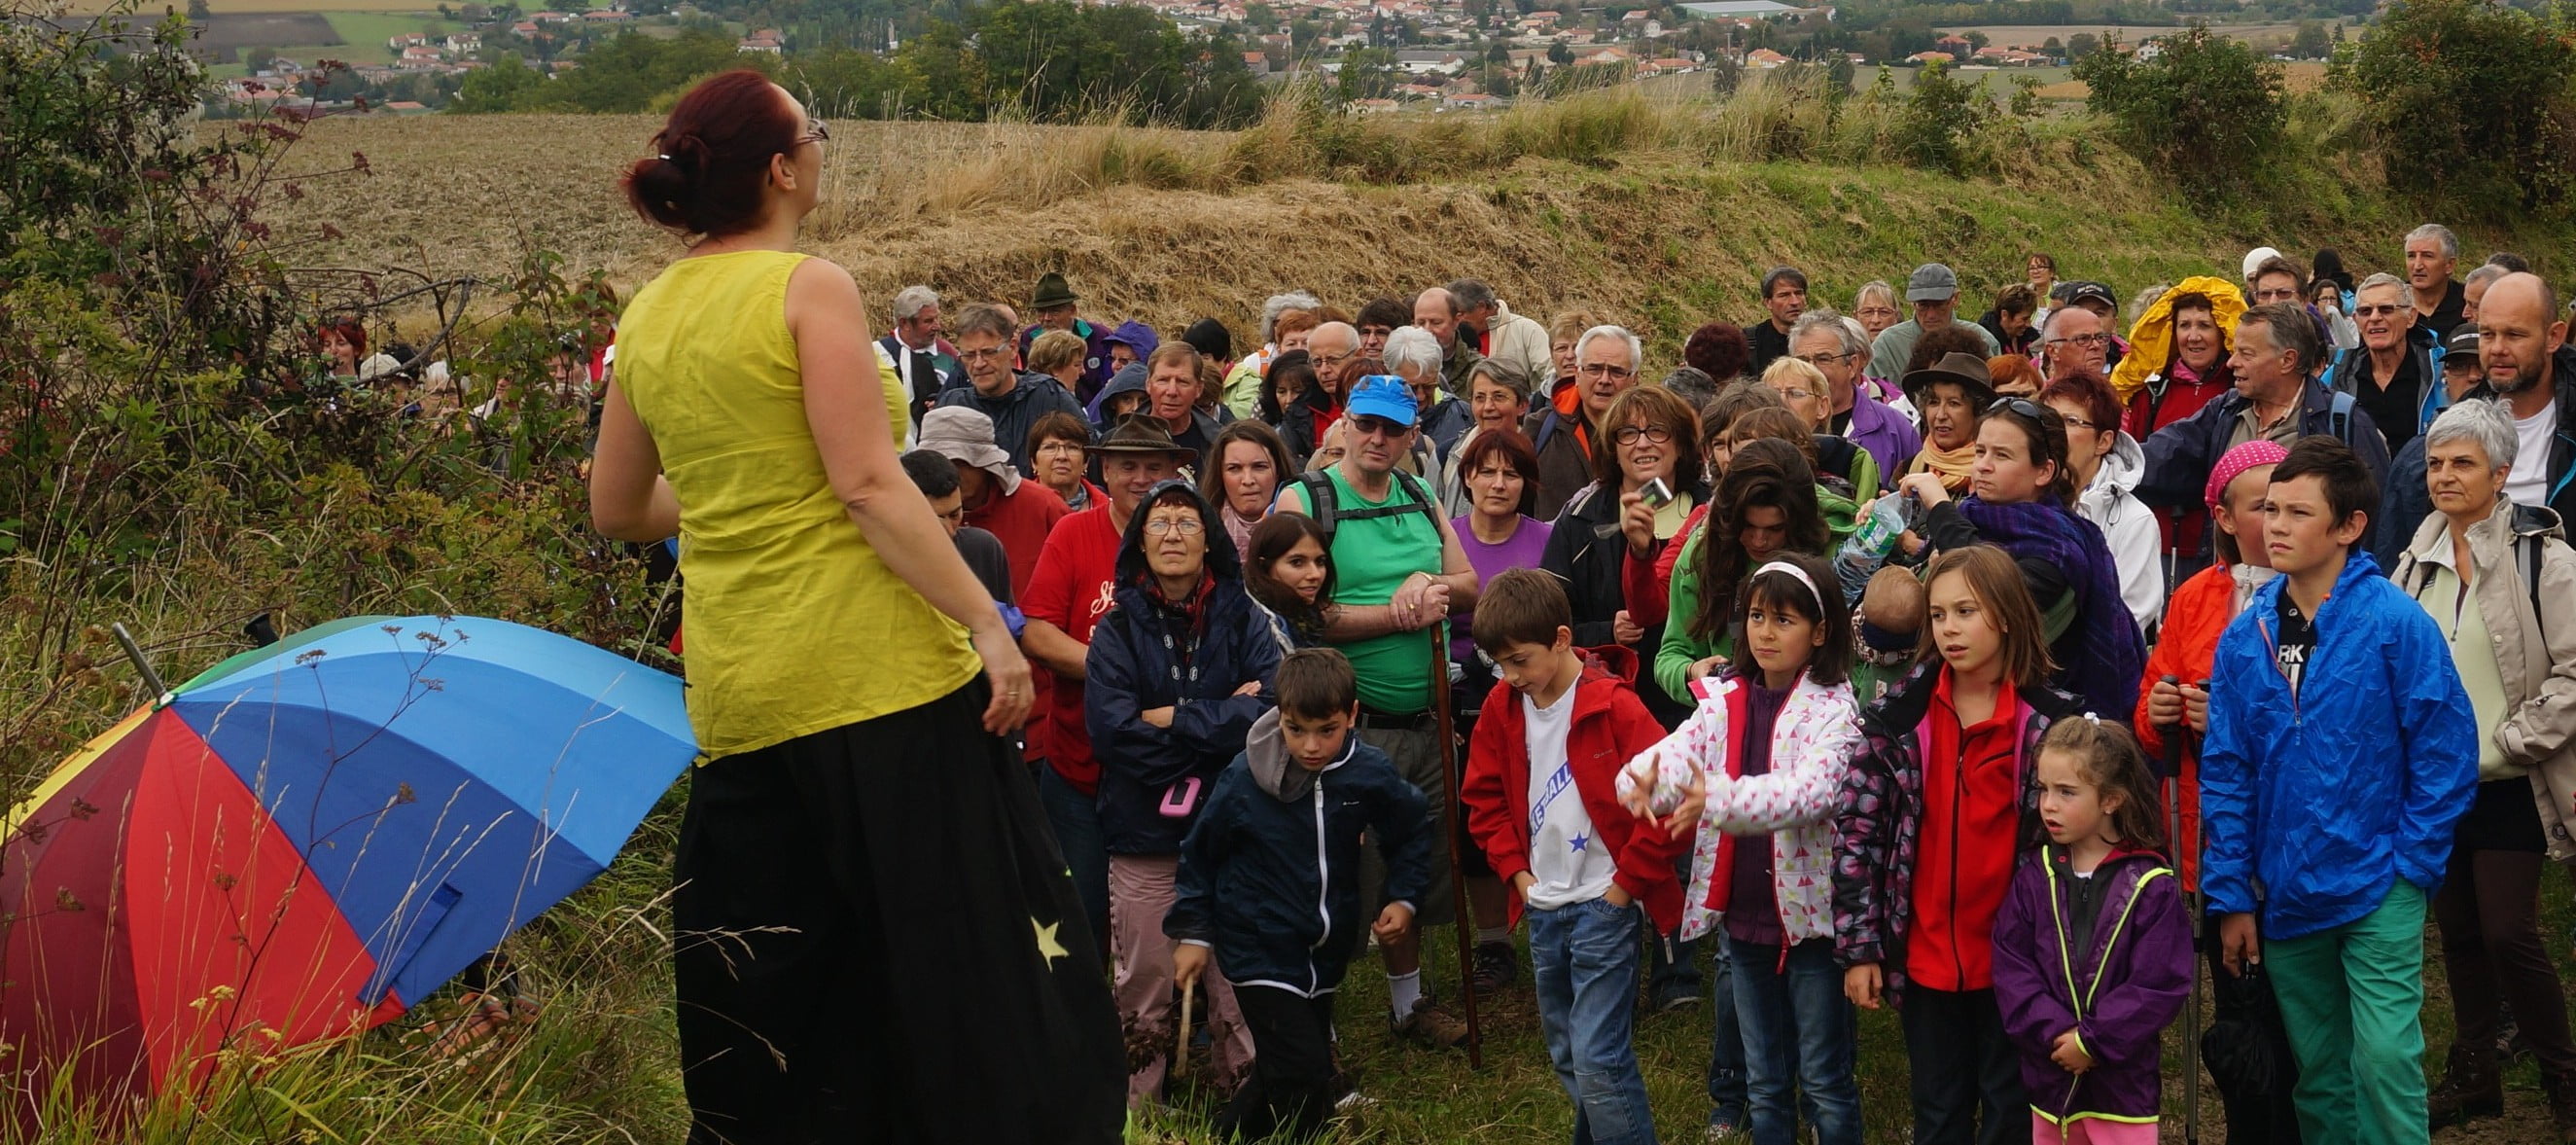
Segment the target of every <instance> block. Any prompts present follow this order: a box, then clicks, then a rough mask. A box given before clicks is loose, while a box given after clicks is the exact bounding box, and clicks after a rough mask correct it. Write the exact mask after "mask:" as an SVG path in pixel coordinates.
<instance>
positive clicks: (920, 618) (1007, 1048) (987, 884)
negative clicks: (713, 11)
mask: <svg viewBox="0 0 2576 1145" xmlns="http://www.w3.org/2000/svg"><path fill="white" fill-rule="evenodd" d="M823 138H824V133H823V132H822V131H820V130H817V129H816V127H815V126H814V125H813V124H812V122H811V121H810V120H808V119H807V118H806V116H805V109H804V108H803V107H802V106H801V105H799V104H798V103H797V101H796V99H795V97H793V96H791V95H789V94H788V93H787V91H786V90H785V89H783V88H780V87H779V86H778V85H776V84H774V83H771V82H770V81H769V78H768V77H766V76H763V75H761V74H760V73H758V72H754V71H733V72H727V73H725V74H722V75H719V76H716V77H714V78H712V79H709V80H706V81H704V82H702V83H700V84H698V85H697V86H695V87H693V88H691V89H690V90H689V92H688V93H687V94H685V95H683V96H682V97H681V98H680V100H679V103H678V104H677V105H676V106H674V107H673V108H672V109H671V113H670V117H669V119H668V120H667V121H666V122H665V123H664V125H663V127H662V129H661V131H660V132H659V133H658V134H657V135H656V136H655V137H654V140H653V147H652V150H653V151H654V152H655V154H653V155H650V156H648V157H647V158H644V159H642V160H640V161H638V162H637V163H636V164H635V165H634V166H633V167H631V168H630V169H629V170H628V172H627V174H626V177H625V190H626V194H627V198H628V200H629V202H630V203H632V205H633V206H634V208H635V209H636V211H637V213H639V214H641V215H643V216H644V217H645V218H647V219H649V220H652V221H653V222H656V223H659V224H661V225H662V226H664V227H666V228H668V229H669V230H670V231H672V232H673V233H674V234H675V235H678V236H681V237H684V238H687V239H689V240H690V246H689V247H688V250H687V253H685V254H684V255H682V256H681V257H679V258H677V259H675V260H673V261H672V263H671V264H670V265H669V266H667V267H665V268H664V269H663V270H662V271H661V273H660V274H658V275H657V276H655V277H654V279H653V281H652V282H651V283H649V284H647V285H646V286H645V287H644V289H643V290H641V291H639V292H638V293H637V294H636V295H635V299H634V301H633V303H632V304H631V305H629V306H628V308H627V310H626V314H625V318H624V320H623V322H621V323H620V327H619V331H618V333H619V339H618V356H617V370H616V376H615V378H614V379H613V380H612V381H611V382H610V383H609V387H608V390H607V392H606V394H605V395H604V407H605V414H604V418H603V420H602V422H601V425H600V436H599V445H598V451H597V456H596V458H595V460H594V463H593V465H592V468H591V474H590V483H591V484H590V504H591V519H592V523H593V524H594V525H595V526H596V527H597V528H598V530H599V531H600V532H601V533H602V534H604V535H606V536H609V537H614V538H617V539H619V540H628V541H636V542H656V541H660V540H662V539H664V538H666V537H669V536H671V535H673V534H675V533H676V534H678V535H679V537H680V574H681V575H682V576H684V577H686V578H687V579H688V582H689V593H688V598H687V600H686V602H685V603H684V605H683V607H684V609H685V610H686V623H687V628H688V634H689V641H688V656H689V688H688V708H689V723H690V726H691V728H692V729H693V730H694V731H695V732H696V736H697V741H698V747H699V750H700V752H701V755H702V758H701V760H700V762H699V765H698V767H697V768H695V769H694V770H693V771H692V773H691V775H690V779H689V794H688V801H689V802H688V810H687V814H686V817H685V818H684V820H683V822H682V824H681V827H680V837H679V844H678V849H677V853H676V854H675V855H674V857H673V860H672V874H673V878H674V879H675V881H676V883H677V886H676V889H675V890H674V891H673V892H672V896H671V916H672V924H673V926H674V927H675V933H674V934H673V936H672V937H673V940H674V941H673V945H674V947H675V953H674V955H673V960H674V963H675V966H674V972H673V977H674V979H675V980H676V986H677V989H678V995H679V1005H678V1006H676V1007H675V1008H674V1009H675V1013H676V1017H677V1021H678V1024H679V1042H680V1069H681V1080H682V1084H683V1085H684V1086H685V1087H686V1090H687V1094H688V1100H689V1107H690V1115H691V1120H692V1122H693V1125H692V1128H691V1132H690V1136H691V1137H693V1138H696V1139H699V1140H717V1139H724V1140H736V1141H755V1140H757V1141H778V1140H795V1139H801V1138H805V1137H808V1136H810V1135H811V1134H812V1133H813V1132H814V1131H815V1127H816V1126H822V1125H849V1124H855V1123H857V1121H858V1120H859V1119H861V1118H865V1119H867V1120H868V1122H869V1123H871V1124H880V1125H885V1126H889V1127H897V1126H900V1127H907V1128H905V1129H900V1130H892V1131H894V1132H898V1133H908V1134H911V1135H915V1136H918V1135H921V1134H922V1133H925V1132H928V1128H927V1127H930V1126H937V1127H938V1131H939V1132H940V1133H942V1134H943V1135H947V1136H952V1137H955V1138H957V1139H960V1140H975V1141H1064V1142H1075V1141H1079V1142H1100V1143H1103V1145H1105V1143H1108V1142H1114V1141H1116V1140H1118V1137H1119V1133H1120V1130H1121V1126H1122V1124H1123V1122H1124V1110H1123V1109H1122V1108H1121V1102H1120V1100H1119V1093H1120V1085H1119V1081H1118V1075H1119V1072H1120V1070H1119V1066H1118V1064H1117V1063H1118V1061H1119V1060H1120V1058H1121V1057H1122V1056H1123V1055H1122V1054H1121V1052H1120V1049H1121V1047H1120V1043H1119V1035H1118V1019H1117V1014H1116V1011H1115V1009H1114V1008H1113V1007H1112V1005H1111V1003H1110V999H1109V994H1108V991H1107V990H1106V989H1104V988H1103V987H1102V981H1103V978H1104V975H1103V973H1102V971H1103V970H1104V969H1105V968H1104V967H1103V966H1102V964H1101V962H1100V959H1099V956H1098V955H1097V954H1095V953H1094V952H1093V944H1092V942H1091V927H1090V924H1089V923H1088V922H1087V921H1086V920H1085V918H1084V911H1083V907H1082V904H1081V900H1080V899H1078V898H1077V897H1076V895H1075V892H1074V888H1073V881H1072V879H1071V877H1070V876H1068V875H1067V874H1066V872H1065V865H1064V859H1063V858H1062V857H1061V855H1060V854H1059V853H1058V851H1057V848H1056V844H1055V840H1054V839H1053V838H1052V837H1051V836H1050V834H1049V833H1048V830H1047V826H1046V819H1045V816H1044V814H1043V812H1042V811H1041V810H1040V808H1039V805H1038V801H1037V792H1036V790H1035V789H1034V788H1033V787H1032V786H1031V784H1030V781H1029V772H1028V769H1027V768H1026V767H1024V766H1023V765H1022V764H1021V762H1020V758H1019V752H1018V751H1017V750H1016V748H1015V747H1014V746H1013V744H1012V742H1011V740H1010V739H1009V738H1008V737H1010V736H1012V735H1014V734H1016V733H1017V732H1018V730H1019V728H1020V727H1021V725H1022V724H1023V723H1024V722H1025V720H1026V718H1027V716H1028V713H1029V708H1030V703H1031V698H1032V690H1031V683H1030V675H1029V664H1028V661H1027V659H1026V658H1024V657H1023V656H1022V655H1021V653H1020V649H1019V647H1018V644H1017V642H1016V640H1015V636H1014V634H1013V632H1012V630H1011V627H1010V625H1009V624H1008V623H1006V622H1005V620H1004V619H1003V617H1002V614H1001V613H1000V611H999V610H997V609H995V608H994V607H993V598H992V596H991V594H989V593H988V592H986V591H985V589H984V586H983V585H982V583H980V582H979V581H977V580H976V578H975V574H974V573H973V572H972V571H971V570H969V569H968V568H967V566H966V562H965V561H964V560H963V559H961V558H960V557H959V556H958V555H957V548H956V546H955V545H954V544H953V543H951V542H950V541H949V539H948V535H947V532H946V530H945V529H944V528H942V527H941V525H940V523H939V519H938V518H937V517H935V516H933V515H932V514H931V511H930V506H929V503H928V502H927V501H926V500H924V499H923V497H922V495H921V492H920V490H919V489H918V488H916V487H915V486H914V485H913V483H912V480H911V478H910V477H909V475H907V474H906V473H905V471H904V469H903V466H902V463H901V462H900V461H899V460H897V457H896V452H895V442H896V441H897V439H898V436H899V433H900V429H901V427H902V426H903V424H904V422H905V419H906V409H905V403H906V397H907V395H905V394H904V392H903V390H902V388H901V387H900V386H895V385H888V384H886V383H885V382H884V381H883V380H882V379H881V375H880V374H879V372H878V370H877V368H876V365H875V364H876V362H877V361H878V359H877V356H876V355H875V354H874V353H872V352H871V349H870V347H869V344H868V343H869V341H870V334H869V331H868V313H869V310H870V307H869V305H868V304H867V301H866V300H865V299H864V298H862V297H861V296H860V293H859V289H858V286H857V285H856V284H855V283H854V282H852V281H851V278H850V275H849V273H848V272H847V271H845V270H843V269H841V268H840V267H838V266H834V265H832V264H830V263H828V262H825V261H823V260H821V259H812V258H808V257H806V256H804V255H802V254H799V253H797V251H796V246H797V232H798V228H799V225H800V224H801V223H802V221H803V220H804V218H805V217H806V216H807V215H808V214H810V213H811V212H812V211H813V210H814V207H815V205H816V203H817V202H818V200H819V193H820V191H821V187H822V180H823V165H824V164H823V147H822V145H821V140H822V139H823ZM994 341H995V342H996V343H998V341H999V339H994ZM1048 384H1049V385H1050V386H1052V385H1053V384H1054V383H1052V382H1049V383H1048ZM1066 400H1067V404H1070V398H1067V399H1066ZM1032 420H1033V419H1032ZM1014 428H1015V429H1016V423H1015V424H1014ZM1010 440H1012V441H1014V442H1017V441H1020V440H1022V438H1021V436H1020V435H1019V434H1017V433H1014V434H1013V435H1012V437H1011V438H1010ZM867 856H901V857H902V859H903V861H902V862H900V863H887V862H870V861H866V857H867ZM924 871H936V872H938V877H937V878H923V877H922V872H924ZM966 936H972V937H973V938H974V939H975V940H974V941H971V942H970V941H964V940H963V939H964V937H966ZM862 971H863V972H862ZM929 982H964V983H972V984H973V985H972V987H971V988H969V989H962V990H925V989H921V988H919V987H920V984H921V983H929Z"/></svg>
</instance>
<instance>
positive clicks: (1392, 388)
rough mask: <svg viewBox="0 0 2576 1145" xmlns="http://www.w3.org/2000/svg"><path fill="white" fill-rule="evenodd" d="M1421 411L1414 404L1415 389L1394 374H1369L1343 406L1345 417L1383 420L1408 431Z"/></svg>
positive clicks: (1354, 387) (1352, 388) (1352, 390)
mask: <svg viewBox="0 0 2576 1145" xmlns="http://www.w3.org/2000/svg"><path fill="white" fill-rule="evenodd" d="M1420 411H1421V407H1420V406H1418V405H1416V404H1415V403H1414V400H1413V387H1412V386H1410V385H1407V384H1405V381H1404V379H1402V378H1399V377H1396V376H1395V375H1393V374H1370V375H1368V376H1367V377H1364V378H1361V379H1360V380H1359V384H1358V385H1355V386H1352V387H1351V400H1350V401H1349V402H1347V403H1344V404H1343V406H1342V414H1343V416H1345V417H1382V418H1385V419H1386V420H1388V421H1391V422H1394V423H1395V424H1397V425H1400V426H1404V427H1405V428H1407V429H1410V428H1412V427H1413V419H1414V418H1415V417H1416V416H1417V415H1418V414H1419V413H1420Z"/></svg>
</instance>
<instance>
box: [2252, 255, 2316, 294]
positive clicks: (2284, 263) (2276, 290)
mask: <svg viewBox="0 0 2576 1145" xmlns="http://www.w3.org/2000/svg"><path fill="white" fill-rule="evenodd" d="M2245 285H2246V287H2247V288H2248V289H2250V290H2252V291H2253V292H2254V305H2256V306H2261V305H2263V304H2264V303H2267V302H2304V301H2306V300H2307V293H2306V287H2307V282H2306V280H2305V276H2304V275H2301V274H2300V273H2299V264H2297V263H2294V262H2291V261H2290V260H2289V259H2287V258H2285V257H2282V256H2281V255H2277V254H2276V255H2272V256H2270V257H2267V258H2265V259H2264V260H2263V261H2262V262H2260V263H2257V264H2255V266H2254V273H2253V274H2251V275H2248V276H2246V279H2245Z"/></svg>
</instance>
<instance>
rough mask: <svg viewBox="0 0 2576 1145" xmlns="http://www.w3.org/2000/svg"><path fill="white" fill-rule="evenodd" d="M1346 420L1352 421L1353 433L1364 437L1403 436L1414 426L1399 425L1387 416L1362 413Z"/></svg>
mask: <svg viewBox="0 0 2576 1145" xmlns="http://www.w3.org/2000/svg"><path fill="white" fill-rule="evenodd" d="M1345 420H1347V421H1349V422H1350V423H1351V432H1352V433H1356V434H1359V435H1361V436H1363V437H1402V436H1404V435H1405V433H1406V432H1407V431H1409V430H1411V429H1412V428H1413V427H1412V426H1409V425H1397V424H1396V423H1394V422H1392V421H1389V420H1387V419H1385V418H1382V417H1371V416H1369V415H1367V414H1361V415H1359V416H1357V417H1353V418H1347V419H1345Z"/></svg>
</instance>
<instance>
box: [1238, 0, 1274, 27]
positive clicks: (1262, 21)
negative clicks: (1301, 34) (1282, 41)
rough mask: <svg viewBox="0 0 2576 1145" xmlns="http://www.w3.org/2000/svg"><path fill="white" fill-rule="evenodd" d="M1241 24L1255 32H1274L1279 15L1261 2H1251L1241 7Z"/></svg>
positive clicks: (1255, 0)
mask: <svg viewBox="0 0 2576 1145" xmlns="http://www.w3.org/2000/svg"><path fill="white" fill-rule="evenodd" d="M1243 22H1244V25H1245V26H1247V27H1249V28H1252V29H1253V30H1255V31H1260V32H1269V31H1275V30H1277V29H1278V27H1279V13H1278V12H1276V11H1274V10H1273V9H1272V8H1271V7H1270V5H1268V4H1265V3H1262V0H1252V2H1251V3H1249V4H1246V5H1244V6H1243Z"/></svg>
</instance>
